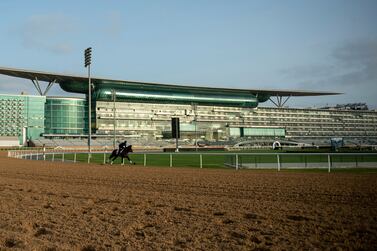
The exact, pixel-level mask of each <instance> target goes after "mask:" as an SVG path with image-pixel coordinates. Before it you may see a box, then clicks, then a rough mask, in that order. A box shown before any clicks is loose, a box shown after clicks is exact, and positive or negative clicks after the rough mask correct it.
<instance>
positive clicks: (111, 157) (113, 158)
mask: <svg viewBox="0 0 377 251" xmlns="http://www.w3.org/2000/svg"><path fill="white" fill-rule="evenodd" d="M116 158H118V155H112V154H111V156H110V158H109V160H110V161H111V162H110V165H112V164H113V162H114V160H116Z"/></svg>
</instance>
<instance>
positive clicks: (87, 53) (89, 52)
mask: <svg viewBox="0 0 377 251" xmlns="http://www.w3.org/2000/svg"><path fill="white" fill-rule="evenodd" d="M84 56H85V67H87V68H88V102H89V103H88V150H89V158H88V162H90V158H91V152H92V148H91V144H92V142H91V141H92V84H91V79H90V65H91V63H92V47H89V48H87V49H85V52H84Z"/></svg>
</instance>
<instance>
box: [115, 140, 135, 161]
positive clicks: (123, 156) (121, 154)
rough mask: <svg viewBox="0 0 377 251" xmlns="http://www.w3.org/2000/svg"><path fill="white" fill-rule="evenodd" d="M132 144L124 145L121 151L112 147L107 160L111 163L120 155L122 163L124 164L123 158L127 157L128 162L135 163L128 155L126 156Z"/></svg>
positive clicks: (130, 151) (130, 150)
mask: <svg viewBox="0 0 377 251" xmlns="http://www.w3.org/2000/svg"><path fill="white" fill-rule="evenodd" d="M132 152H133V151H132V145H129V146H126V148H124V149H123V150H122V151H121V152H119V153H118V149H114V150H113V151H112V153H111V155H110V157H109V162H110V164H111V165H112V164H113V162H114V160H115V159H116V158H118V157H121V158H122V161H121V163H122V165H123V164H124V162H123V160H124V158H126V159H128V161H129V162H130V164H134V165H135V164H136V163H135V162H132V160H131V159H130V157H128V153H132Z"/></svg>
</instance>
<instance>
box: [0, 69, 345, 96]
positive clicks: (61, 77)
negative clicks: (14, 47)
mask: <svg viewBox="0 0 377 251" xmlns="http://www.w3.org/2000/svg"><path fill="white" fill-rule="evenodd" d="M0 74H3V75H8V76H12V77H18V78H25V79H30V80H35V79H38V80H40V81H47V82H52V81H54V80H55V81H56V82H57V83H61V82H67V81H86V80H87V77H84V76H77V75H70V74H58V73H52V72H44V71H33V70H25V69H17V68H7V67H0ZM92 81H93V82H96V81H101V82H102V81H106V82H111V83H114V84H125V83H134V84H144V85H154V86H165V87H171V88H190V89H197V90H217V91H221V90H223V91H229V92H245V93H250V94H254V95H256V94H264V95H269V96H322V95H339V94H343V93H338V92H324V91H307V90H281V89H235V88H218V87H208V86H205V87H200V86H189V85H178V84H161V83H155V82H142V81H133V80H118V79H107V78H97V77H92Z"/></svg>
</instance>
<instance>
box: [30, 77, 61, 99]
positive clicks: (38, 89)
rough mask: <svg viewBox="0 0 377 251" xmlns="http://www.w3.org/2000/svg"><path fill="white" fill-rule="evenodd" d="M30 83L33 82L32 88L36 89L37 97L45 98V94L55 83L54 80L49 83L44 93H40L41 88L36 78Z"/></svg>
mask: <svg viewBox="0 0 377 251" xmlns="http://www.w3.org/2000/svg"><path fill="white" fill-rule="evenodd" d="M31 82H33V84H34V87H35V89H37V92H38V93H39V95H41V96H46V94H47V92H48V91H49V90H50V89H51V87H52V86H53V85H54V84H55V83H56V79H54V80H53V81H51V82H49V83H48V85H47V87H46V89H45V91H44V92H42V88H41V85H40V84H39V81H38V78H37V77H35V79H34V80H33V79H32V80H31Z"/></svg>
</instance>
